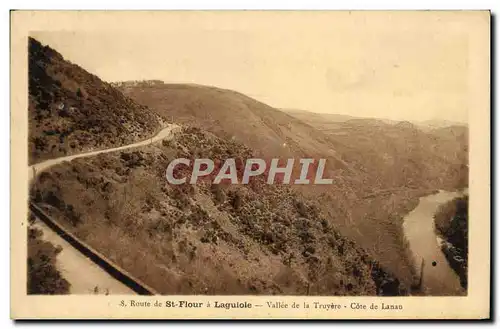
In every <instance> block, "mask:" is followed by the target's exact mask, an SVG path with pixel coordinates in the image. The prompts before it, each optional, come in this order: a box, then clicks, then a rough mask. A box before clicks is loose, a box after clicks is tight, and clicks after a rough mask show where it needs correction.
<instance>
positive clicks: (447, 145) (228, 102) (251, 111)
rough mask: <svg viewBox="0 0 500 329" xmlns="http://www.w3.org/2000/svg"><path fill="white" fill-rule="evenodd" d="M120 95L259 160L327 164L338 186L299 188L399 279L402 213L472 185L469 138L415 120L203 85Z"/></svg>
mask: <svg viewBox="0 0 500 329" xmlns="http://www.w3.org/2000/svg"><path fill="white" fill-rule="evenodd" d="M120 90H122V91H123V92H124V94H126V95H127V96H130V97H131V98H133V99H134V100H136V101H137V102H138V103H140V104H143V105H147V106H149V107H150V108H151V109H153V110H155V111H156V112H157V113H158V114H160V115H162V116H164V117H165V118H172V119H174V120H176V121H178V122H180V123H183V124H188V125H193V126H196V127H199V128H201V129H203V130H206V131H209V132H212V133H214V134H216V135H217V136H219V137H222V138H224V139H234V140H236V141H239V142H242V143H243V144H245V145H247V146H249V147H250V148H252V149H253V150H254V151H255V153H256V154H258V155H260V156H265V157H281V158H283V157H295V158H297V157H313V158H318V157H324V158H326V159H327V163H328V164H329V165H328V167H327V175H328V177H333V178H334V181H335V183H334V185H333V186H312V185H307V186H303V187H301V186H294V188H295V189H298V190H300V191H301V192H302V193H303V194H304V195H305V196H307V197H310V198H314V199H316V200H318V201H319V202H320V206H321V207H322V209H323V210H324V211H325V212H327V213H328V214H329V216H330V217H331V218H333V219H334V222H335V225H337V226H339V227H340V228H341V229H342V232H343V234H346V235H348V236H349V237H352V238H353V239H354V240H356V241H357V242H358V243H360V245H361V246H363V247H365V248H367V249H368V250H372V251H373V252H374V254H376V257H377V259H379V260H380V261H381V263H382V264H383V265H384V266H387V268H389V269H390V270H391V271H392V272H393V273H400V274H401V276H408V269H404V268H403V267H404V266H403V262H399V263H396V262H394V261H393V260H394V259H395V258H403V257H405V256H404V254H405V249H404V247H403V246H404V241H403V240H402V236H401V234H402V233H401V215H403V214H405V213H406V212H408V211H409V210H411V207H413V206H415V202H417V201H418V197H419V196H422V195H425V194H426V193H427V194H428V193H431V191H434V190H436V189H454V188H455V187H457V186H463V185H464V184H465V185H466V184H467V177H468V176H467V171H468V169H467V163H468V162H467V154H468V153H467V142H468V141H467V139H463V138H462V139H455V137H453V136H448V135H447V136H446V137H443V136H440V135H435V134H428V133H426V132H424V131H422V130H420V129H418V128H417V126H416V125H415V124H413V123H410V122H395V121H390V120H379V119H368V118H366V119H360V118H348V117H339V116H333V120H331V119H330V118H328V116H323V115H320V114H311V113H308V112H304V113H302V112H300V111H292V112H284V111H282V110H278V109H275V108H273V107H270V106H268V105H266V104H263V103H261V102H259V101H257V100H255V99H252V98H250V97H248V96H245V95H243V94H241V93H238V92H235V91H231V90H225V89H220V88H214V87H209V86H200V85H182V84H163V83H159V82H155V83H150V82H143V83H134V84H130V83H128V84H127V83H125V84H122V87H121V88H120ZM346 119H349V120H346ZM445 135H446V134H445ZM367 219H369V220H367ZM374 245H379V246H378V247H374ZM403 273H405V274H403Z"/></svg>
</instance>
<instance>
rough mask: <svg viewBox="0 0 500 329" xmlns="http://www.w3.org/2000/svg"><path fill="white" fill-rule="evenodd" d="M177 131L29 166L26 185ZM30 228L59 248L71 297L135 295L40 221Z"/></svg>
mask: <svg viewBox="0 0 500 329" xmlns="http://www.w3.org/2000/svg"><path fill="white" fill-rule="evenodd" d="M180 129H181V127H180V126H178V125H175V124H170V125H168V126H167V127H165V128H164V129H162V130H161V131H159V132H158V133H157V134H156V135H155V136H153V137H151V138H148V139H147V140H143V141H141V142H137V143H133V144H129V145H124V146H120V147H114V148H109V149H104V150H98V151H92V152H87V153H81V154H74V155H69V156H64V157H60V158H56V159H50V160H46V161H43V162H40V163H37V164H34V165H31V166H30V167H29V172H28V177H29V182H31V181H32V179H33V178H34V177H35V176H36V175H38V174H40V173H41V172H42V171H44V170H47V169H49V168H50V167H52V166H54V165H57V164H59V163H62V162H65V161H71V160H73V159H77V158H84V157H90V156H94V155H97V154H101V153H109V152H115V151H121V150H127V149H131V148H136V147H140V146H146V145H150V144H152V143H154V142H157V141H160V140H165V139H166V140H169V139H172V138H173V136H174V134H175V133H176V132H178V131H179V130H180ZM32 227H34V228H37V229H39V230H41V231H42V232H43V236H42V237H41V239H43V240H44V241H47V242H50V243H52V244H53V245H55V246H61V247H62V248H63V249H62V251H61V252H60V253H59V254H58V255H57V261H56V267H57V269H58V270H59V271H60V272H61V274H62V276H63V277H64V278H65V279H66V280H68V282H69V283H70V284H71V287H70V291H69V292H70V293H71V294H134V293H135V292H134V291H133V290H131V289H130V288H129V287H127V286H126V285H125V284H123V283H122V282H120V281H118V280H116V279H115V278H113V277H112V276H111V275H109V274H108V273H107V272H106V271H104V270H103V269H102V268H101V267H99V266H98V265H97V264H95V263H94V262H93V261H92V260H90V259H89V258H88V257H87V256H85V255H83V254H82V253H81V252H80V251H79V250H77V249H76V248H74V247H73V246H72V245H71V244H69V243H68V242H67V241H65V240H64V239H63V238H62V237H61V236H59V235H58V234H57V233H56V232H54V231H53V230H52V229H51V228H49V227H48V226H47V225H46V224H44V223H43V222H42V221H41V220H37V221H36V222H35V223H34V224H32Z"/></svg>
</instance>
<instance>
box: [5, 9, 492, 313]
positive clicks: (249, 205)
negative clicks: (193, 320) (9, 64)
mask: <svg viewBox="0 0 500 329" xmlns="http://www.w3.org/2000/svg"><path fill="white" fill-rule="evenodd" d="M28 13H30V12H24V13H23V12H17V14H19V15H18V17H19V19H18V20H17V21H16V20H15V19H13V20H12V23H13V24H15V23H16V22H18V24H19V25H22V24H25V25H26V29H23V31H26V35H23V37H22V38H21V37H20V38H19V39H16V38H13V41H12V42H13V44H14V43H16V44H17V45H18V47H17V48H15V49H19V51H20V52H24V53H23V54H22V56H21V55H20V56H19V57H13V58H12V61H18V62H23V63H21V64H19V65H23V66H22V67H23V69H22V70H21V69H20V70H19V71H13V76H12V79H13V82H15V81H14V80H16V81H17V82H18V83H20V85H21V86H22V87H23V88H24V89H23V88H20V89H18V90H19V98H24V100H23V102H24V103H19V104H23V106H19V107H17V105H16V108H15V111H17V112H16V113H18V114H14V108H13V109H12V110H11V111H12V114H11V115H12V120H17V119H19V118H21V119H19V120H20V121H19V122H20V123H21V124H23V125H26V131H25V132H23V133H22V134H20V135H19V136H20V137H19V138H17V137H13V138H12V140H13V143H14V142H15V141H17V142H18V143H16V144H12V147H13V150H12V152H19V153H23V154H22V155H20V158H19V159H20V160H19V162H18V164H19V166H16V165H15V163H13V164H12V167H16V168H15V169H14V168H13V170H16V172H19V173H20V172H21V171H22V176H20V177H22V179H23V180H19V181H17V183H16V185H18V186H17V187H16V189H18V190H19V191H20V192H19V193H20V194H19V195H20V197H19V198H16V199H15V200H14V199H13V201H12V202H13V203H12V206H13V207H14V202H15V204H16V207H22V208H20V210H19V212H18V213H19V214H20V216H22V218H14V215H15V214H14V212H13V213H12V216H13V217H12V219H11V221H12V223H11V225H12V227H14V226H16V229H15V230H16V231H15V232H13V234H15V235H14V236H13V239H19V241H22V243H21V242H19V248H17V247H13V250H12V255H13V254H14V253H16V255H17V257H16V258H17V259H16V262H19V264H20V263H21V262H22V263H23V264H22V265H21V264H20V265H19V267H17V270H18V273H21V272H22V275H21V274H19V276H18V278H17V280H19V281H23V282H21V283H20V284H19V287H21V286H22V287H21V288H22V289H25V290H24V292H21V291H19V293H20V294H23V296H25V297H23V298H28V299H27V300H28V301H29V298H31V297H32V298H39V300H40V301H41V302H40V303H43V302H42V301H43V300H44V299H43V298H48V297H47V296H48V295H51V296H54V295H55V297H57V298H59V297H60V298H69V297H71V298H80V297H83V298H84V297H86V296H87V297H91V296H94V297H95V296H100V297H99V298H104V299H105V298H114V299H109V300H107V301H106V302H105V303H104V304H103V305H110V304H113V305H114V306H113V311H109V312H114V311H116V310H118V309H120V310H121V311H120V312H126V310H129V311H130V309H134V310H135V309H142V310H144V309H146V308H155V307H156V308H162V309H163V310H166V309H171V310H172V309H179V310H181V311H182V310H184V309H187V311H189V312H197V311H201V309H203V310H204V312H209V310H211V309H216V310H217V309H223V310H225V311H226V312H228V311H231V310H234V309H251V310H252V312H259V310H260V311H261V312H265V313H266V314H267V312H271V311H273V310H277V309H281V308H283V309H286V311H287V312H288V311H289V312H293V309H294V308H296V309H297V312H307V309H309V308H310V309H312V310H314V311H315V312H324V314H325V315H324V316H325V317H335V316H338V315H336V314H335V312H336V311H338V312H340V311H343V310H346V311H347V310H349V312H356V311H358V310H359V311H365V312H368V311H367V310H368V309H370V308H371V310H372V311H373V313H372V315H371V316H375V317H379V316H384V317H389V318H390V317H394V318H398V317H400V316H401V315H402V314H403V313H402V312H405V311H407V310H408V308H409V306H407V305H405V304H404V301H405V300H407V299H411V300H412V301H413V302H414V303H415V304H412V305H418V304H422V303H428V302H427V301H429V300H430V301H431V302H432V301H433V300H435V301H436V305H438V304H439V305H440V306H439V307H446V306H448V307H450V306H451V305H450V303H451V304H453V303H454V302H453V300H455V299H447V301H448V302H445V303H444V304H448V305H442V303H443V302H439V300H440V299H439V298H440V297H455V298H459V299H457V301H458V300H460V301H463V302H464V303H465V302H467V303H471V298H472V297H474V296H476V295H474V291H475V290H477V291H479V290H480V291H481V293H483V292H486V293H487V292H488V290H489V286H488V287H485V288H482V286H479V283H481V284H483V285H488V284H489V275H488V273H489V242H488V237H489V234H490V232H489V221H490V218H489V213H488V211H489V194H488V193H489V176H488V175H489V174H488V173H489V144H488V143H489V138H490V137H489V134H490V133H489V115H490V114H489V113H490V112H489V111H490V110H489V75H488V74H489V48H488V47H489V29H490V27H489V19H490V13H489V12H487V11H483V12H480V11H476V12H467V11H463V12H458V11H455V12H454V11H450V12H436V11H434V12H433V11H425V12H362V11H358V12H357V11H337V12H334V11H317V12H300V11H290V12H279V11H273V12H251V11H250V12H243V11H241V12H232V11H229V12H216V11H205V12H203V11H191V12H135V13H134V12H99V11H97V12H71V11H69V12H31V16H29V15H27V14H28ZM12 14H13V16H15V15H16V12H13V13H12ZM23 14H24V15H23ZM21 18H23V19H24V21H22V20H21ZM133 18H135V20H132V19H133ZM37 19H38V21H37ZM30 20H34V21H37V22H39V23H36V24H34V25H33V26H31V25H30V24H28V23H27V22H29V21H30ZM93 21H95V22H96V23H95V25H93V24H92V22H93ZM125 21H127V23H125ZM22 22H25V23H22ZM40 22H41V23H40ZM49 23H50V24H54V25H50V24H49ZM142 23H144V24H143V25H142V26H141V24H142ZM44 24H45V25H44ZM128 24H130V25H131V26H127V27H126V26H124V25H128ZM132 25H134V26H132ZM44 26H45V28H44ZM12 33H14V31H13V32H12ZM23 33H24V32H23ZM13 35H14V34H13ZM17 40H18V41H17ZM13 47H14V46H13ZM23 47H24V48H23ZM13 51H14V48H13ZM24 61H26V62H24ZM15 72H20V74H16V78H14V73H15ZM21 73H22V74H21ZM484 96H486V97H484ZM24 104H25V105H24ZM13 122H14V121H13ZM20 129H21V128H20ZM478 135H481V136H480V137H474V136H478ZM474 138H476V139H475V140H474ZM478 138H479V139H478ZM483 142H484V143H486V144H481V143H483ZM14 148H18V149H17V150H16V149H14ZM473 150H475V152H479V153H476V156H473V155H472V153H471V152H472V151H473ZM478 150H479V151H478ZM484 150H486V151H484ZM481 152H482V153H481ZM481 156H482V158H481ZM473 158H474V160H472V159H473ZM23 161H26V162H25V163H26V165H24V167H23V165H22V163H23ZM469 161H471V163H470V164H469ZM473 161H475V162H474V163H473ZM469 165H470V166H469ZM474 166H475V167H474ZM469 168H471V169H469ZM473 168H475V171H474V170H473ZM26 173H27V174H26ZM478 173H479V174H478ZM13 174H14V172H13ZM476 174H477V180H475V177H476V176H474V175H476ZM19 175H21V173H20V174H19ZM479 175H485V176H486V178H485V179H483V178H481V177H483V176H479ZM23 182H25V183H23ZM470 182H474V183H471V184H473V185H474V184H475V185H474V186H469V184H470ZM484 182H487V186H486V185H484ZM481 184H482V185H481ZM469 191H470V192H469ZM469 194H470V195H471V200H474V202H476V204H475V207H476V208H474V209H478V208H482V210H481V211H483V212H480V211H479V210H474V211H473V210H472V209H473V208H472V206H471V207H470V205H469ZM475 194H476V195H475ZM23 198H24V201H23ZM24 207H26V208H24ZM21 210H22V211H21ZM23 214H24V216H23ZM469 218H471V219H472V220H471V221H470V220H469ZM472 221H474V222H475V224H473V223H472ZM16 223H18V224H19V225H16ZM22 223H23V224H22ZM479 224H480V225H481V226H482V227H479V226H480V225H479ZM472 225H474V229H475V233H474V235H472V234H471V232H470V228H471V227H472ZM13 230H14V229H13ZM18 233H19V234H18ZM482 238H484V240H483V242H481V241H479V240H481V239H482ZM13 243H16V245H17V242H13ZM474 243H478V247H477V248H476V247H474V246H475V245H474ZM473 248H475V249H474V250H475V251H474V254H473V257H471V256H470V254H469V250H472V249H473ZM486 249H487V250H486ZM480 254H483V255H484V256H481V257H486V258H481V257H480ZM476 255H477V258H474V257H476ZM484 259H486V263H484ZM478 263H481V265H478V266H477V267H473V266H475V265H474V264H478ZM16 264H17V263H16ZM469 264H470V265H469ZM481 266H483V267H481ZM484 266H486V267H484ZM484 269H486V270H484ZM472 271H475V273H478V272H481V273H483V272H484V273H483V274H481V275H482V276H481V277H479V275H480V274H477V275H476V276H475V279H474V280H476V281H475V283H474V282H473V279H472V275H473V274H472V273H473V272H472ZM147 296H150V297H147ZM151 296H169V298H160V299H158V298H156V299H150V298H152V297H151ZM266 297H269V298H268V299H266ZM291 297H297V298H299V299H298V300H299V301H300V302H297V303H295V302H292V300H290V299H289V298H291ZM357 297H374V298H376V299H370V302H367V301H364V300H363V299H353V298H357ZM392 297H399V298H392ZM401 297H404V298H401ZM426 297H432V298H436V299H432V298H431V299H424V298H426ZM476 297H477V298H478V300H479V299H480V300H481V302H480V303H479V304H478V305H479V306H478V307H483V306H484V305H486V306H485V307H483V308H484V309H482V310H483V311H484V312H487V311H488V310H487V305H488V300H489V295H488V294H486V295H484V294H483V295H481V296H476ZM476 297H474V298H476ZM12 298H14V297H12ZM248 298H251V299H248ZM99 300H100V299H99ZM419 300H420V301H419ZM424 300H425V302H424ZM26 303H27V302H25V304H26ZM61 303H62V301H61ZM485 303H486V304H485ZM294 304H296V306H294ZM26 305H27V304H26ZM26 305H25V306H26ZM103 307H104V308H106V307H107V306H103ZM415 307H416V308H418V307H419V306H413V308H414V310H415V311H416V309H415ZM420 307H423V306H420ZM33 310H34V308H33ZM27 312H28V313H29V312H30V311H27ZM33 312H34V311H33ZM68 312H69V311H68ZM103 312H104V311H103ZM376 312H378V315H375V314H376ZM398 312H400V313H398ZM441 312H442V313H440V314H446V312H444V311H441ZM34 313H35V312H34ZM379 313H382V314H379ZM23 314H26V312H25V313H23ZM61 314H62V313H61ZM64 314H66V313H64ZM90 314H92V313H90ZM96 314H102V313H96ZM160 314H163V316H164V317H169V315H168V314H166V313H160ZM224 314H226V316H230V313H224ZM263 314H264V313H261V316H262V315H263ZM353 314H356V313H353ZM453 314H456V313H453ZM453 314H451V313H450V316H453ZM481 314H488V313H481ZM367 316H370V314H368V315H367ZM456 316H460V315H459V314H457V315H456ZM146 317H147V316H146ZM349 317H350V316H349ZM355 317H356V316H355Z"/></svg>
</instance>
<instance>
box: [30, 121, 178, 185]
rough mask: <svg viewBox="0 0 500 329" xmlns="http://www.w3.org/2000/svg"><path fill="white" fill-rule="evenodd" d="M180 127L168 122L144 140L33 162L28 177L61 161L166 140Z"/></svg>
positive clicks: (31, 177)
mask: <svg viewBox="0 0 500 329" xmlns="http://www.w3.org/2000/svg"><path fill="white" fill-rule="evenodd" d="M180 129H181V127H180V126H178V125H176V124H169V125H167V127H165V128H163V129H162V130H160V131H159V132H158V133H157V134H156V135H154V136H153V137H150V138H148V139H145V140H143V141H140V142H137V143H133V144H128V145H123V146H118V147H113V148H109V149H104V150H97V151H91V152H87V153H79V154H73V155H68V156H64V157H60V158H55V159H49V160H46V161H43V162H40V163H35V164H33V165H31V166H29V172H28V179H29V181H30V182H31V180H32V179H33V177H35V175H38V174H39V173H40V172H42V171H44V170H47V169H48V168H50V167H52V166H54V165H56V164H59V163H61V162H65V161H71V160H74V159H78V158H86V157H90V156H94V155H98V154H101V153H109V152H115V151H122V150H127V149H131V148H136V147H140V146H146V145H149V144H151V143H154V142H157V141H160V140H163V139H167V140H168V139H172V137H173V136H174V133H176V132H177V131H179V130H180Z"/></svg>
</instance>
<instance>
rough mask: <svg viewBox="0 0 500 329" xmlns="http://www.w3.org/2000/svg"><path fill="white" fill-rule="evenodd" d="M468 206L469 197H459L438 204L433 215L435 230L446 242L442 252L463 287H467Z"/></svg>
mask: <svg viewBox="0 0 500 329" xmlns="http://www.w3.org/2000/svg"><path fill="white" fill-rule="evenodd" d="M468 207H469V197H468V196H464V197H459V198H455V199H453V200H451V201H450V202H448V203H446V204H444V205H442V206H440V207H439V209H438V211H437V212H436V214H435V215H434V225H435V230H436V232H437V234H438V235H439V236H441V237H442V238H443V239H444V240H445V241H446V242H447V243H448V244H444V245H443V246H442V249H443V252H444V254H445V255H446V258H447V259H448V262H449V263H450V266H451V268H453V270H454V271H455V272H456V273H457V274H458V276H459V277H460V284H461V285H462V287H463V288H464V289H467V270H468V266H467V264H468V257H469V242H468V241H469V230H468V221H469V218H468ZM455 258H458V259H461V261H457V259H455Z"/></svg>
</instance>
